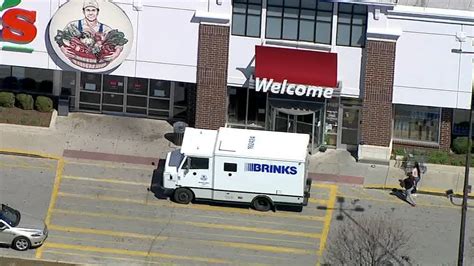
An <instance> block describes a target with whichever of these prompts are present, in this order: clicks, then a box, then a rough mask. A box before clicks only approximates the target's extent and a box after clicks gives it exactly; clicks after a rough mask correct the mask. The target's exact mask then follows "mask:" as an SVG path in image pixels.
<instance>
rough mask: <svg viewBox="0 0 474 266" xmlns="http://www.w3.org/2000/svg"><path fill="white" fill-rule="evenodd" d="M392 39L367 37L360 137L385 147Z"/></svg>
mask: <svg viewBox="0 0 474 266" xmlns="http://www.w3.org/2000/svg"><path fill="white" fill-rule="evenodd" d="M395 48H396V42H388V41H375V40H367V45H366V48H365V73H364V78H365V79H364V83H365V86H364V97H363V105H362V119H361V121H362V124H361V140H362V141H363V144H364V145H372V146H381V147H389V146H390V141H391V138H392V112H393V110H392V95H393V75H394V69H395Z"/></svg>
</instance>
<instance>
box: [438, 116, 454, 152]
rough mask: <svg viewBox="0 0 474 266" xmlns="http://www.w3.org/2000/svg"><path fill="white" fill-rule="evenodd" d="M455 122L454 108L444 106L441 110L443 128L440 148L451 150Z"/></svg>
mask: <svg viewBox="0 0 474 266" xmlns="http://www.w3.org/2000/svg"><path fill="white" fill-rule="evenodd" d="M452 123H453V109H449V108H443V109H442V110H441V127H440V128H441V130H440V138H439V140H440V141H439V148H440V149H442V150H446V151H449V149H450V148H451V130H452V128H451V126H452Z"/></svg>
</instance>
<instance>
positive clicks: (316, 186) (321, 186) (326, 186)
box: [311, 183, 335, 189]
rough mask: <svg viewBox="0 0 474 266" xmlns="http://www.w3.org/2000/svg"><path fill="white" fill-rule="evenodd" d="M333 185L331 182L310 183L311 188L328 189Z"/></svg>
mask: <svg viewBox="0 0 474 266" xmlns="http://www.w3.org/2000/svg"><path fill="white" fill-rule="evenodd" d="M333 186H335V185H333V184H327V183H313V184H311V187H312V188H328V189H331V188H332V187H333Z"/></svg>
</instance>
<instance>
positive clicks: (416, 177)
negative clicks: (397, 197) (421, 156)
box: [411, 162, 421, 193]
mask: <svg viewBox="0 0 474 266" xmlns="http://www.w3.org/2000/svg"><path fill="white" fill-rule="evenodd" d="M411 176H413V178H414V181H415V185H414V187H413V191H412V193H416V191H417V187H418V183H419V182H420V180H421V170H420V164H419V163H418V162H415V166H414V167H413V169H412V170H411Z"/></svg>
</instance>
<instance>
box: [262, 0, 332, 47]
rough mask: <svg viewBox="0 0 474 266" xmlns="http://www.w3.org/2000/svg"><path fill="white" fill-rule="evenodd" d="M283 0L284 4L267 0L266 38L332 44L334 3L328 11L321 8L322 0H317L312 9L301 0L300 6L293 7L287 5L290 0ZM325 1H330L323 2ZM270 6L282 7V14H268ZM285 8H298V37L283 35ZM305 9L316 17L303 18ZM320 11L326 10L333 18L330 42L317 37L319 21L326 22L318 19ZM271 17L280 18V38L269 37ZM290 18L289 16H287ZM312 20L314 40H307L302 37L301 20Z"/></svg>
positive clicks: (299, 1) (299, 0)
mask: <svg viewBox="0 0 474 266" xmlns="http://www.w3.org/2000/svg"><path fill="white" fill-rule="evenodd" d="M281 1H282V4H281V5H277V4H269V3H268V0H267V6H266V8H267V13H266V16H265V25H266V26H265V33H264V35H265V39H269V40H285V41H298V42H311V43H318V44H323V45H331V43H332V37H333V36H332V34H333V33H332V28H333V24H334V18H333V14H334V4H332V3H331V4H332V7H331V11H328V10H325V9H320V8H319V4H320V1H319V0H317V1H316V5H315V8H314V9H312V8H307V7H302V3H301V0H298V7H293V6H287V5H285V2H286V1H288V0H281ZM323 3H328V2H323ZM269 8H278V9H281V16H271V15H270V16H269V15H268V13H269V12H268V10H269ZM285 9H298V16H297V18H296V27H297V29H296V38H295V39H290V38H284V36H283V31H284V27H283V26H284V21H285ZM303 11H307V12H310V13H311V14H313V15H314V19H307V18H301V14H302V12H303ZM320 12H325V13H330V18H331V21H330V22H329V23H330V28H329V38H328V42H321V41H318V40H317V39H316V38H317V32H318V27H317V25H318V22H326V21H322V20H318V13H320ZM269 18H278V19H280V34H279V38H276V37H268V33H267V29H268V28H269V27H268V25H269V23H268V19H269ZM287 19H288V18H287ZM303 21H304V22H312V23H313V32H312V35H313V38H312V40H311V41H310V40H307V39H301V31H300V30H301V22H303Z"/></svg>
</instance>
